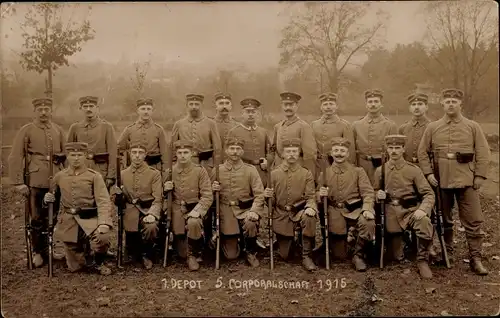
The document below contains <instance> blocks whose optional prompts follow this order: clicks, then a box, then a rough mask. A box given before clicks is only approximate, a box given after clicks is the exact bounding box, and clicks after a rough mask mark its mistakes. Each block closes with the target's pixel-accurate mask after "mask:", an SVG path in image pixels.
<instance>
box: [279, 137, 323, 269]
mask: <svg viewBox="0 0 500 318" xmlns="http://www.w3.org/2000/svg"><path fill="white" fill-rule="evenodd" d="M300 145H301V141H300V140H299V139H289V140H284V141H283V143H282V147H283V148H285V147H299V148H300ZM282 150H283V149H282ZM271 187H272V188H273V189H274V196H275V201H274V202H275V204H274V209H273V210H274V211H273V216H272V218H273V231H274V233H276V237H277V239H278V244H279V254H280V256H281V257H282V258H283V259H285V260H286V259H288V255H289V252H290V247H291V244H292V242H293V238H294V235H295V227H298V228H300V230H301V231H302V242H303V244H302V245H303V246H302V258H303V260H304V261H305V260H306V259H308V262H309V261H310V262H311V263H312V260H310V254H311V251H312V249H313V248H314V238H315V236H316V221H317V217H316V216H308V215H306V214H305V210H306V209H308V208H310V209H313V210H314V211H316V215H317V211H318V208H317V205H316V198H315V192H314V178H313V175H312V173H311V172H310V171H309V170H307V169H305V168H304V167H302V166H300V164H294V165H289V164H288V163H287V162H286V161H284V162H283V163H281V164H280V166H279V167H277V168H276V169H275V170H273V171H272V172H271ZM304 265H305V264H304ZM312 265H314V264H312ZM305 266H306V265H305ZM306 267H309V266H306ZM310 267H311V268H308V269H313V268H312V267H314V266H310Z"/></svg>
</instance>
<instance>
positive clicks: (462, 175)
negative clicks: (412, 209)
mask: <svg viewBox="0 0 500 318" xmlns="http://www.w3.org/2000/svg"><path fill="white" fill-rule="evenodd" d="M442 97H443V98H448V97H451V98H458V99H460V100H461V99H463V92H462V91H460V90H456V89H448V90H444V91H443V92H442ZM429 152H432V153H433V154H434V156H435V157H436V159H437V161H438V164H439V176H435V177H436V178H437V180H438V181H439V185H440V188H441V199H442V201H443V202H442V205H443V219H444V228H445V232H444V237H445V241H446V246H447V249H449V251H450V252H452V245H453V217H452V208H453V205H454V200H455V199H456V201H457V203H458V211H459V212H458V213H459V217H460V221H461V223H462V225H463V227H464V228H465V236H466V238H467V243H468V245H469V255H470V258H471V265H472V266H476V265H481V267H482V264H479V263H480V260H481V242H482V240H483V236H484V234H483V233H482V232H481V225H482V223H483V222H484V215H483V212H482V210H481V204H480V201H479V194H478V192H477V191H476V190H475V189H474V188H473V184H474V178H483V179H486V176H487V173H488V164H489V161H490V155H491V154H490V150H489V145H488V142H487V140H486V138H485V136H484V133H483V131H482V129H481V127H480V126H479V124H478V123H477V122H475V121H473V120H470V119H467V118H465V117H463V116H462V115H461V114H458V116H457V117H455V118H451V117H448V116H447V115H445V116H443V117H442V118H441V119H439V120H437V121H434V122H431V123H430V124H429V125H428V126H427V128H426V129H425V131H424V135H423V137H422V140H421V142H420V145H419V148H418V159H419V164H420V168H422V171H423V173H424V174H425V175H426V176H428V175H430V174H433V169H432V166H431V162H430V160H429V157H428V153H429ZM476 268H477V267H476ZM481 272H483V274H484V273H485V271H481ZM486 273H487V272H486Z"/></svg>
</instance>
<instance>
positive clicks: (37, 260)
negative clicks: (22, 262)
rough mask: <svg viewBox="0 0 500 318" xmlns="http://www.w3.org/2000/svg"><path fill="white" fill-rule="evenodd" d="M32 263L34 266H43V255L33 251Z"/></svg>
mask: <svg viewBox="0 0 500 318" xmlns="http://www.w3.org/2000/svg"><path fill="white" fill-rule="evenodd" d="M33 265H34V266H35V268H38V267H42V266H43V257H42V254H40V253H33Z"/></svg>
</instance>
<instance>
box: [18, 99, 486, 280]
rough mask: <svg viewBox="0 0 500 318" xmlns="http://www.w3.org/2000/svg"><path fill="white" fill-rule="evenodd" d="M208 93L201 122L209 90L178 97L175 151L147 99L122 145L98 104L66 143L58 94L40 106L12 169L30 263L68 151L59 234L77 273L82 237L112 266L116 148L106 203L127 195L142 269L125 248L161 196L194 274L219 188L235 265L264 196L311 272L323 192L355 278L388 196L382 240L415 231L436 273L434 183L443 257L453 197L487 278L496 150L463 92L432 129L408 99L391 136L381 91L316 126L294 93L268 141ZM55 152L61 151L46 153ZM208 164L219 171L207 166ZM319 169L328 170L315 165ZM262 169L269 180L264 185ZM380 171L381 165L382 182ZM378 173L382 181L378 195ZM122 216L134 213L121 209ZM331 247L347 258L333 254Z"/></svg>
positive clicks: (153, 229)
mask: <svg viewBox="0 0 500 318" xmlns="http://www.w3.org/2000/svg"><path fill="white" fill-rule="evenodd" d="M214 99H215V105H216V109H217V115H216V116H215V117H214V118H208V117H207V116H205V115H203V112H202V111H201V107H202V104H203V102H204V96H202V95H199V94H188V95H187V96H186V105H187V109H188V114H187V116H186V117H185V118H183V119H181V120H179V121H177V122H176V123H175V124H174V127H173V130H172V137H171V140H170V141H171V143H170V144H171V145H173V147H172V148H173V149H172V151H169V150H168V149H169V147H168V143H167V141H166V138H165V133H164V130H163V128H162V127H161V126H160V125H158V124H156V123H154V122H153V121H152V119H151V114H152V112H153V108H154V105H153V101H152V100H151V99H140V100H138V102H137V113H138V115H139V118H138V120H137V121H136V122H135V123H133V124H132V125H129V126H127V127H126V128H125V130H124V131H123V133H122V134H121V136H120V137H119V138H118V141H116V139H115V134H114V129H113V127H112V125H111V124H110V123H108V122H107V121H105V120H103V119H101V118H100V117H99V115H98V98H96V97H93V96H87V97H82V98H81V99H80V109H81V110H82V111H83V112H84V114H85V119H84V120H83V121H81V122H78V123H75V124H73V125H71V127H70V130H69V134H68V137H67V138H65V134H64V132H63V131H62V129H61V128H60V127H59V126H58V125H56V124H54V123H53V122H51V119H50V117H51V116H50V115H51V110H52V100H51V99H36V100H34V102H33V105H34V110H35V115H36V118H35V120H34V121H33V122H32V123H30V124H28V125H26V126H24V127H23V128H22V129H21V130H20V131H19V133H18V135H17V136H16V139H15V141H14V144H13V148H12V153H11V155H10V157H9V168H10V176H11V179H12V180H13V182H14V183H15V184H16V185H17V188H18V190H20V191H21V192H23V193H25V194H27V193H29V197H30V202H31V206H32V209H31V211H32V216H31V217H32V221H31V226H32V229H33V233H34V235H33V239H34V240H33V241H34V244H33V246H34V252H35V256H34V263H35V266H41V265H42V264H43V262H44V258H46V252H45V246H46V244H45V243H44V234H43V233H44V232H45V231H44V227H45V226H46V225H45V224H46V223H47V220H46V219H47V214H46V209H45V204H46V203H48V202H52V201H54V200H55V196H54V195H53V193H54V191H52V190H51V191H50V192H49V193H48V190H49V183H48V179H49V178H48V177H49V176H48V171H49V169H48V168H49V164H53V167H54V168H56V170H58V169H59V170H62V169H64V167H63V162H62V161H61V160H57V158H58V156H57V154H59V153H62V152H63V151H64V149H66V151H67V157H66V159H67V162H68V164H69V167H68V168H66V169H64V170H62V171H61V172H59V173H57V174H56V176H55V177H54V181H55V184H54V185H56V186H57V189H59V192H60V195H61V199H60V207H59V211H60V213H59V215H60V217H59V221H58V225H57V228H58V231H60V232H61V233H62V235H61V239H62V240H63V242H64V245H65V254H66V260H67V264H68V267H69V268H70V269H72V270H78V269H80V268H81V267H82V266H83V265H82V264H83V263H82V258H81V255H80V254H81V246H80V245H79V244H80V243H81V241H82V240H88V239H90V242H91V243H92V242H94V244H90V246H91V247H92V246H93V247H94V248H91V249H92V250H93V251H94V254H95V256H96V257H95V264H97V266H98V268H99V270H100V271H101V273H108V272H109V269H108V268H107V267H106V266H104V264H103V259H104V256H103V253H105V250H106V246H107V245H109V241H107V240H106V239H107V238H106V237H104V238H103V237H102V236H103V235H108V233H109V230H110V228H111V221H110V215H111V214H110V213H111V210H112V208H111V203H110V202H111V198H110V196H109V192H108V190H109V189H110V187H111V186H112V185H113V184H114V183H115V181H116V169H119V167H117V166H116V156H117V153H118V152H117V149H122V150H126V151H127V152H128V157H129V160H130V161H131V162H130V167H128V168H127V169H125V170H123V171H122V172H121V177H122V180H123V185H124V187H122V188H121V189H116V188H113V189H112V191H110V192H111V194H112V196H111V197H116V193H120V192H122V190H123V189H125V190H126V191H127V193H128V195H127V196H125V197H127V198H128V199H127V200H126V202H115V204H116V205H124V206H126V207H127V209H126V213H125V219H126V220H129V221H126V222H125V223H126V226H125V231H126V233H127V237H126V241H128V242H129V243H132V244H129V243H127V244H128V246H127V247H128V248H130V249H135V250H136V251H137V250H139V254H140V255H142V259H143V264H144V266H145V267H147V268H150V267H151V266H152V264H151V261H150V259H149V257H148V252H147V251H145V250H141V248H139V247H137V246H139V245H140V244H136V245H135V247H133V246H132V245H134V244H133V242H139V241H149V242H151V241H153V240H154V237H155V235H156V233H157V230H158V229H157V222H158V219H159V217H160V215H159V213H160V211H161V210H162V209H163V205H162V204H163V203H162V202H163V199H162V198H163V194H162V191H161V190H162V188H163V190H164V191H166V192H168V191H172V193H173V198H174V200H173V201H174V205H173V206H174V207H173V211H172V212H173V215H172V231H173V233H174V235H176V236H179V237H183V239H179V240H178V242H180V243H181V244H179V249H180V250H184V251H186V253H182V252H180V253H179V254H185V255H186V254H187V262H188V266H189V268H191V269H193V270H196V269H197V268H198V266H199V265H198V261H199V258H198V257H197V255H199V253H198V251H199V249H200V247H201V246H202V244H201V241H202V240H201V237H202V236H203V234H204V232H206V231H207V229H206V224H204V219H205V217H206V216H207V215H208V214H209V213H208V210H209V208H210V206H211V204H212V201H213V198H212V192H214V191H215V192H218V193H219V194H220V221H221V223H220V225H221V228H220V231H221V234H222V236H223V238H224V240H223V244H222V247H223V252H224V255H225V256H226V257H227V258H229V259H231V258H235V257H237V256H238V255H239V254H240V250H241V248H243V249H244V251H245V253H246V257H247V260H248V262H249V263H250V264H251V265H252V266H257V265H258V260H257V258H256V257H255V251H256V244H257V243H256V241H257V240H256V239H257V236H258V227H259V220H260V219H261V218H262V217H264V216H265V215H264V214H263V209H264V206H265V203H264V201H265V200H264V198H273V199H274V200H273V202H275V203H274V205H273V209H272V211H273V215H272V216H271V215H267V217H270V218H272V220H273V231H274V233H275V234H276V236H277V239H278V245H279V254H280V255H281V256H282V257H283V258H285V259H286V258H287V256H288V252H289V250H290V246H291V243H292V241H293V236H294V232H295V229H296V228H299V229H300V233H301V241H302V256H303V264H304V267H305V268H307V269H308V270H313V269H314V268H315V264H314V262H313V261H312V259H311V258H310V254H311V251H312V249H313V247H314V237H315V227H316V220H317V219H318V216H319V214H320V213H319V212H321V211H320V210H321V209H319V208H318V204H317V203H318V201H319V200H320V198H324V197H327V199H328V207H327V212H325V211H322V212H323V214H324V213H327V218H326V221H328V226H326V228H327V229H326V228H325V224H326V222H324V221H325V218H324V216H323V217H319V219H320V221H321V224H322V232H323V233H322V234H323V235H324V236H327V237H329V241H331V242H332V243H333V244H332V245H333V251H334V254H343V253H342V251H344V250H345V245H344V244H345V242H346V241H349V239H350V238H351V240H352V237H353V234H354V242H355V248H354V251H355V252H354V256H353V263H354V265H355V267H356V269H357V270H360V271H363V270H365V269H366V264H365V261H364V258H365V246H366V245H367V242H372V241H373V240H374V236H375V235H374V232H375V225H374V224H375V221H374V218H375V215H376V214H377V213H375V209H374V204H375V203H376V202H377V201H383V202H387V204H385V203H384V204H385V205H386V207H387V208H386V211H387V229H386V230H387V232H389V233H396V234H397V233H402V232H403V231H404V230H406V229H407V228H411V229H413V230H414V231H415V233H416V236H417V237H418V241H419V256H418V259H419V262H418V268H419V271H420V273H421V275H422V276H423V277H430V276H431V271H430V269H429V267H428V258H429V257H428V254H429V249H430V246H431V244H432V237H433V235H434V234H433V233H434V229H433V227H432V225H431V223H430V217H431V212H432V210H433V205H434V201H435V196H434V192H433V190H432V188H431V187H430V186H429V184H430V185H432V186H434V187H436V186H440V187H439V191H440V192H439V194H440V196H441V197H442V201H443V213H444V239H445V242H446V249H447V250H448V252H449V253H452V251H453V248H452V246H453V222H452V213H451V211H452V208H453V205H454V201H455V199H456V201H457V203H458V209H459V217H460V220H461V222H462V224H463V226H464V228H465V230H466V237H467V242H468V245H469V254H470V258H471V261H470V265H471V268H472V270H473V271H475V272H476V273H478V274H481V275H484V274H487V270H486V269H485V268H484V266H483V265H482V263H481V240H482V237H483V232H482V231H481V224H482V222H483V221H484V217H483V214H482V211H481V208H480V202H479V196H478V193H477V190H478V189H479V187H480V186H481V184H482V183H483V182H484V180H485V179H486V174H487V167H488V162H489V156H490V153H489V147H488V144H487V142H486V139H485V137H484V134H483V132H482V130H481V128H480V126H479V125H478V124H477V123H476V122H474V121H472V120H469V119H467V118H465V117H463V116H462V115H461V103H462V101H463V92H462V91H460V90H458V89H446V90H443V92H442V96H441V104H442V106H443V109H444V116H443V117H442V118H441V119H439V120H437V121H435V122H430V121H429V119H427V117H426V115H425V114H426V111H427V107H428V106H427V102H428V96H427V95H425V94H423V93H414V94H411V95H410V96H409V97H408V102H409V108H410V112H411V113H412V115H413V118H412V120H410V121H409V122H407V123H405V124H404V125H402V126H401V127H399V129H398V128H397V127H396V125H395V123H394V122H393V121H391V120H390V119H388V118H386V117H385V116H384V115H382V113H381V109H382V107H383V106H382V105H383V104H382V101H383V93H382V92H381V91H379V90H368V91H366V92H365V100H366V108H367V114H366V116H364V117H363V118H362V119H360V120H358V121H355V122H354V123H352V124H350V123H349V122H347V121H345V120H343V119H341V118H339V116H338V115H337V114H336V112H337V95H336V94H334V93H325V94H322V95H320V97H319V100H320V104H321V111H322V113H323V115H322V117H321V118H320V119H318V120H316V121H314V122H313V123H312V124H311V125H309V124H308V123H306V122H305V121H303V120H301V119H300V118H299V117H298V116H297V110H298V107H299V102H300V99H301V97H300V95H298V94H296V93H291V92H285V93H282V94H281V99H282V102H281V105H282V110H283V113H284V115H285V119H283V120H282V121H280V122H279V123H278V124H276V125H275V126H274V129H273V133H272V135H271V136H272V137H271V138H269V136H268V134H267V131H266V130H265V129H264V128H262V127H259V126H257V125H256V118H257V115H258V112H259V109H260V107H261V103H260V102H259V101H258V100H257V99H255V98H245V99H243V100H242V101H241V103H240V104H241V106H242V110H243V111H242V118H243V121H242V122H241V123H238V122H236V121H235V120H234V119H232V117H231V116H230V111H231V107H232V99H231V96H230V95H229V94H221V93H220V94H216V95H215V98H214ZM398 133H399V134H398ZM221 136H224V137H225V138H221ZM23 141H27V153H25V152H24V151H23V149H24V148H23ZM385 151H387V155H388V157H389V158H390V159H389V161H388V162H387V163H385V165H384V168H385V169H381V165H382V161H383V160H382V156H383V154H384V153H385ZM49 153H54V154H56V155H54V156H53V158H49V157H48V154H49ZM429 153H432V154H434V156H435V157H436V158H437V159H438V163H439V166H440V169H439V171H440V172H439V175H435V173H434V170H433V169H432V167H431V161H430V159H429V156H428V154H429ZM168 156H172V157H175V159H176V164H175V165H174V167H173V169H172V171H168V170H169V169H168V164H167V163H168V161H169V160H168ZM23 159H25V160H28V161H29V168H28V171H25V173H28V174H29V176H30V178H29V184H24V180H23V168H22V162H23ZM220 160H223V161H220ZM216 162H223V163H222V164H221V165H220V166H218V167H217V166H216V167H214V163H216ZM324 166H328V168H327V169H324V168H323V169H320V168H321V167H324ZM419 166H420V167H419ZM87 167H88V168H87ZM216 168H218V169H216ZM216 170H218V172H219V176H216ZM270 170H271V171H272V173H271V176H270V177H271V178H270V182H271V183H270V184H268V183H269V182H268V176H267V174H268V171H270ZM321 170H323V171H324V173H321ZM382 170H385V174H384V178H382V177H381V172H382ZM169 173H172V179H171V180H168V181H167V179H166V178H165V177H164V176H166V175H168V174H169ZM323 174H324V175H325V177H324V178H323ZM382 179H383V180H385V182H384V186H383V187H381V180H382ZM321 180H324V182H321ZM438 180H439V182H438ZM81 181H85V182H81ZM101 181H102V182H101ZM210 183H212V184H210ZM158 186H159V187H160V188H158ZM315 188H316V189H315ZM28 190H29V191H28ZM47 193H48V194H47ZM407 196H413V197H418V200H416V202H413V201H415V200H405V199H404V198H405V197H407ZM44 198H45V199H44ZM138 200H139V202H149V203H148V204H146V207H140V206H138V205H137V204H136V203H137V201H138ZM42 201H43V202H42ZM56 201H57V200H56ZM115 201H116V200H115ZM407 201H408V202H407ZM410 201H411V202H410ZM96 206H97V209H96V210H97V211H96V212H95V213H97V215H94V216H92V217H90V218H88V219H82V218H81V216H80V215H79V214H78V212H75V211H83V210H85V208H92V207H96ZM129 210H131V211H136V212H130V213H129ZM176 210H177V212H175V211H176ZM63 215H67V216H66V217H63ZM68 219H71V220H73V221H71V222H70V221H68ZM88 220H92V222H90V221H88ZM325 232H326V233H325ZM139 233H140V234H139ZM141 234H142V235H141ZM241 234H243V237H244V238H243V239H242V240H241V239H240V236H241ZM108 239H109V237H108ZM96 242H100V243H102V244H97V243H96ZM103 242H104V243H103ZM241 242H243V243H244V244H242V245H241V244H240V243H241ZM401 242H402V241H401V238H400V236H399V238H398V235H395V237H394V238H393V240H392V245H393V249H392V250H393V252H394V257H395V258H401V257H402V256H401V251H402V244H401ZM186 243H187V244H186ZM72 244H76V245H72ZM150 245H151V244H145V245H143V246H150ZM182 246H184V247H183V248H182ZM145 249H146V250H148V249H150V248H149V247H147V248H145ZM338 250H340V251H341V253H336V252H335V251H338ZM103 251H104V252H103ZM77 255H79V256H77Z"/></svg>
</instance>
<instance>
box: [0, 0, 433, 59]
mask: <svg viewBox="0 0 500 318" xmlns="http://www.w3.org/2000/svg"><path fill="white" fill-rule="evenodd" d="M421 4H422V2H420V1H398V2H376V3H374V6H375V7H376V8H380V9H383V10H385V11H387V12H388V13H389V14H390V15H391V19H390V20H389V21H388V22H387V46H388V47H389V48H391V47H393V46H394V45H396V44H397V43H411V42H413V41H415V40H420V39H421V38H422V36H423V35H424V32H425V25H424V22H423V17H422V16H421V15H420V12H419V7H420V5H421ZM28 5H29V4H22V3H20V4H16V6H17V8H18V10H17V14H16V15H14V16H11V17H8V18H6V19H2V24H1V32H2V37H1V38H2V44H1V45H2V51H5V50H9V49H17V48H20V45H21V43H22V40H21V36H20V32H19V28H18V25H19V23H20V22H21V21H22V20H23V18H24V12H25V10H26V8H27V6H28ZM286 8H287V5H286V4H284V3H283V2H266V3H264V2H260V3H259V2H247V3H244V2H225V3H194V2H191V3H182V2H180V3H168V4H165V3H94V4H92V11H91V14H90V16H89V20H90V22H91V25H92V27H93V28H94V29H95V31H96V36H95V39H94V40H92V41H90V42H88V43H87V44H85V46H84V48H83V50H82V52H79V53H77V54H76V55H75V56H74V57H72V58H71V61H73V62H78V61H84V60H87V61H88V60H90V61H91V60H103V61H106V62H116V61H117V60H118V59H120V57H122V56H123V55H124V54H126V56H127V57H128V58H129V59H131V60H137V59H144V58H145V57H146V56H147V55H148V54H149V53H152V54H154V55H156V56H161V57H164V60H165V61H174V60H181V61H185V62H203V63H209V64H212V65H213V66H214V67H217V66H221V65H224V64H226V63H241V62H242V63H245V64H247V65H248V66H249V67H254V68H264V67H269V66H277V65H278V61H279V49H278V48H277V45H278V43H279V41H280V38H281V36H280V31H281V28H282V27H283V26H284V25H285V24H286V22H287V19H288V17H287V13H286ZM2 9H3V10H5V6H4V4H2ZM87 12H88V9H87V5H86V4H82V5H81V6H80V8H79V9H78V10H77V12H76V13H75V15H74V16H75V18H74V19H78V18H81V17H83V16H85V15H86V14H87ZM11 28H12V29H11ZM6 34H7V35H8V38H5V35H6Z"/></svg>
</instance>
